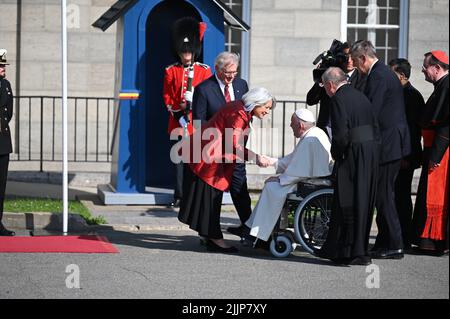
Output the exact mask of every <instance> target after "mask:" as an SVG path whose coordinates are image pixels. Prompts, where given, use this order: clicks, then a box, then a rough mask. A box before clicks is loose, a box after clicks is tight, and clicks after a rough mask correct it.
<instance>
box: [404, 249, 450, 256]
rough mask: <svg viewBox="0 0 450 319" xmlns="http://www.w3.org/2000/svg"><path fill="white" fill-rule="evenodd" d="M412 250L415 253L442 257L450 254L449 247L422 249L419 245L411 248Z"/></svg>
mask: <svg viewBox="0 0 450 319" xmlns="http://www.w3.org/2000/svg"><path fill="white" fill-rule="evenodd" d="M411 252H412V253H413V254H414V255H426V256H434V257H441V256H445V255H448V249H446V250H431V249H421V248H419V247H413V248H412V249H411Z"/></svg>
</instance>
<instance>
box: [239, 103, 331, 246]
mask: <svg viewBox="0 0 450 319" xmlns="http://www.w3.org/2000/svg"><path fill="white" fill-rule="evenodd" d="M291 128H292V131H293V133H294V136H295V137H296V138H300V140H299V142H298V143H297V145H296V146H295V149H294V151H293V152H292V153H290V154H289V155H287V156H285V157H283V158H280V159H278V160H276V159H273V161H272V164H273V165H274V166H275V168H276V173H277V174H278V175H276V176H273V177H270V178H269V179H267V180H266V182H265V183H266V184H265V186H264V189H263V191H262V193H261V197H260V198H259V200H258V203H257V204H256V207H255V209H254V210H253V212H252V214H251V215H250V217H249V219H248V220H247V222H246V223H245V224H246V225H247V226H248V227H249V228H250V235H252V236H254V237H257V238H259V239H262V240H264V241H267V240H268V239H269V237H270V235H271V233H272V230H273V228H274V227H275V224H276V222H277V220H278V217H279V216H280V213H281V210H282V208H283V206H284V202H285V201H286V196H287V194H289V193H290V192H292V191H294V190H295V188H296V185H297V183H298V182H300V181H301V180H302V179H308V178H311V177H321V176H329V175H331V172H332V169H333V161H332V157H331V153H330V148H331V144H330V141H329V140H328V137H327V135H326V134H325V133H324V131H322V130H321V129H320V128H318V127H316V126H315V118H314V115H313V114H312V112H311V111H309V110H307V109H299V110H297V111H295V113H294V114H292V117H291Z"/></svg>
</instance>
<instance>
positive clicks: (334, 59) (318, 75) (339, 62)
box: [313, 39, 348, 82]
mask: <svg viewBox="0 0 450 319" xmlns="http://www.w3.org/2000/svg"><path fill="white" fill-rule="evenodd" d="M343 47H344V44H343V43H342V42H341V41H339V40H336V39H334V40H333V42H332V43H331V46H330V49H329V50H328V51H324V52H322V53H321V54H319V55H318V56H317V58H316V59H315V60H314V62H313V64H314V65H316V64H317V63H319V62H320V66H319V67H318V68H317V69H314V70H313V79H314V82H321V81H322V75H323V74H324V73H325V71H326V70H327V69H328V68H330V67H340V68H342V67H343V66H344V65H345V64H346V63H347V62H348V56H346V55H345V54H344V52H343Z"/></svg>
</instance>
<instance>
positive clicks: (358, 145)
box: [317, 68, 379, 265]
mask: <svg viewBox="0 0 450 319" xmlns="http://www.w3.org/2000/svg"><path fill="white" fill-rule="evenodd" d="M322 83H323V85H324V88H325V90H326V92H327V94H328V95H329V96H330V97H331V107H330V113H331V127H332V128H333V138H332V141H331V155H332V156H333V158H334V160H335V164H334V175H335V187H334V198H333V208H332V213H331V220H330V228H329V232H328V236H327V240H326V241H325V243H324V245H323V246H322V248H321V249H320V250H319V251H318V252H317V255H318V256H320V257H322V258H327V259H331V260H332V261H334V262H336V263H338V264H347V265H369V264H370V263H371V258H370V256H369V250H368V245H369V235H370V228H371V225H372V219H373V209H374V206H375V197H376V187H377V171H378V166H379V164H378V158H379V138H378V134H379V133H378V124H377V120H376V118H375V115H374V113H373V110H372V105H371V103H370V102H369V100H368V99H367V97H366V96H365V95H364V94H363V93H361V92H359V91H358V90H356V89H355V88H353V87H351V86H350V85H349V84H348V83H347V79H346V76H345V73H344V72H343V71H342V70H341V69H339V68H329V69H328V70H327V71H326V72H325V73H324V74H323V76H322Z"/></svg>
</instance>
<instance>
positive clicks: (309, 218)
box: [294, 189, 333, 255]
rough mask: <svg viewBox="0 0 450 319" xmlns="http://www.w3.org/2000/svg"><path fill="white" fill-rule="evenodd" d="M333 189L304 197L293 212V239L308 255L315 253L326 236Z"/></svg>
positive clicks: (322, 190)
mask: <svg viewBox="0 0 450 319" xmlns="http://www.w3.org/2000/svg"><path fill="white" fill-rule="evenodd" d="M332 201H333V189H321V190H318V191H316V192H313V193H311V194H309V195H308V196H306V197H305V199H304V200H303V201H302V202H301V203H300V205H299V206H298V207H297V209H296V211H295V216H294V228H295V237H296V238H297V240H298V242H299V243H300V244H301V245H302V247H303V248H304V249H305V250H306V251H307V252H309V253H311V254H313V255H314V253H315V250H316V249H320V248H321V247H322V245H323V244H324V243H325V240H326V239H327V235H328V229H329V222H330V216H331V206H332Z"/></svg>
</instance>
